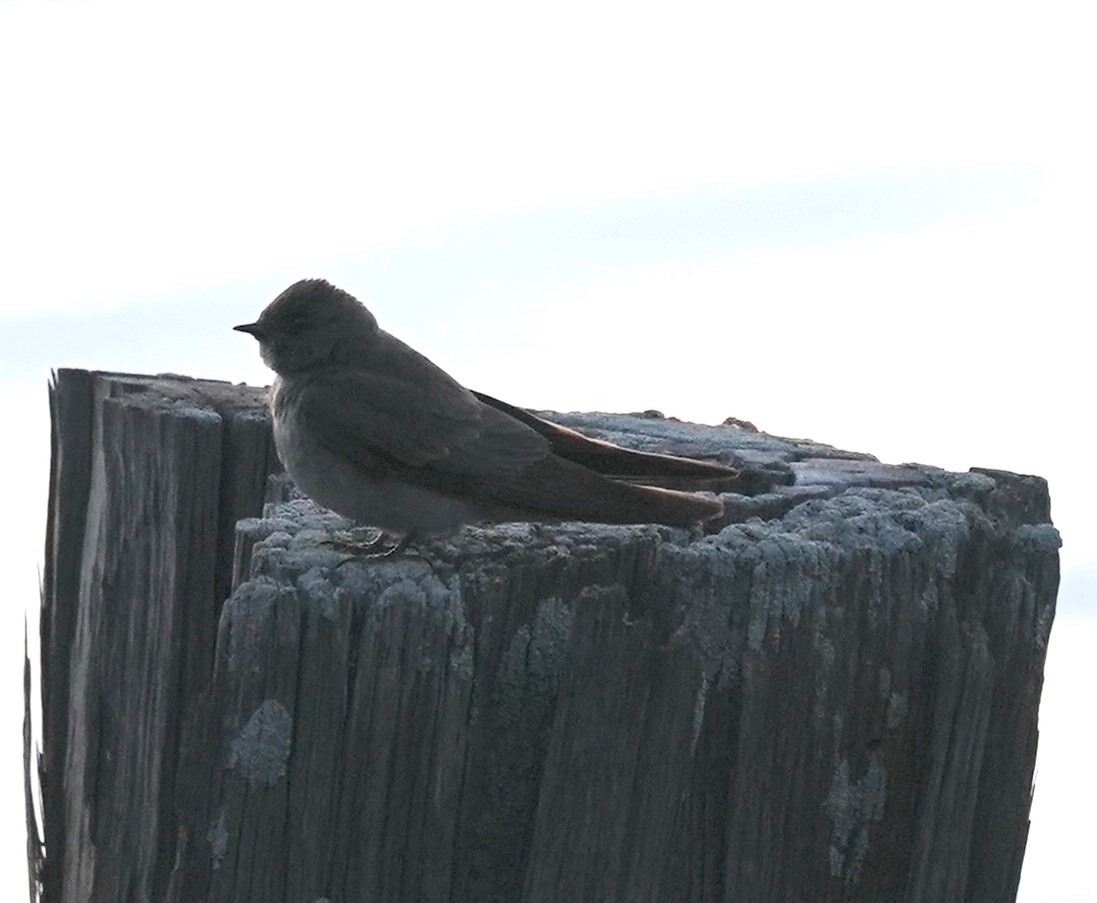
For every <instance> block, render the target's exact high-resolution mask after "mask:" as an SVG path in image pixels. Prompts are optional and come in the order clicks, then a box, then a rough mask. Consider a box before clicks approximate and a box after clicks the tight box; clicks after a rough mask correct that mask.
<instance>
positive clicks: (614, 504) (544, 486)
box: [482, 455, 724, 527]
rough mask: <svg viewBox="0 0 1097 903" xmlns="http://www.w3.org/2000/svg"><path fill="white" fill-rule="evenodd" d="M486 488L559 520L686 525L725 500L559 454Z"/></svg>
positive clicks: (504, 502) (711, 514) (717, 510)
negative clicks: (633, 478) (643, 481)
mask: <svg viewBox="0 0 1097 903" xmlns="http://www.w3.org/2000/svg"><path fill="white" fill-rule="evenodd" d="M484 489H486V490H487V492H488V494H490V495H492V496H494V499H495V501H496V502H498V503H499V504H500V505H501V506H506V507H512V506H513V508H515V509H518V510H521V511H523V512H526V514H527V517H524V518H522V519H528V515H529V514H532V513H538V514H541V515H543V516H544V517H545V518H551V519H556V520H582V521H588V522H591V523H599V524H666V525H667V526H672V527H688V526H692V525H693V524H699V523H704V522H705V521H710V520H713V519H715V518H718V517H720V516H721V515H722V514H723V513H724V506H723V503H722V502H721V501H720V500H719V499H717V498H713V497H712V496H703V495H697V494H694V493H691V492H680V491H678V490H674V489H661V488H656V487H654V486H640V485H637V484H635V483H621V482H618V481H616V480H612V479H610V478H609V477H605V476H602V475H601V474H599V473H595V472H594V471H592V470H590V469H588V468H586V467H583V466H582V465H581V464H576V463H574V462H572V461H566V460H564V459H562V458H559V457H557V456H555V455H549V456H547V457H545V458H543V459H542V460H540V461H538V462H536V463H535V464H533V465H531V466H529V467H527V468H525V469H524V470H523V471H522V472H521V474H519V475H518V476H517V477H516V478H513V479H510V480H507V481H506V482H505V483H503V484H495V485H494V486H492V487H491V488H490V489H489V488H488V487H484ZM482 491H483V490H482Z"/></svg>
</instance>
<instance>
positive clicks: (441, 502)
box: [235, 279, 738, 551]
mask: <svg viewBox="0 0 1097 903" xmlns="http://www.w3.org/2000/svg"><path fill="white" fill-rule="evenodd" d="M235 328H236V329H237V330H239V331H240V332H246V333H249V334H251V335H252V336H254V337H255V338H256V339H258V340H259V350H260V354H261V355H262V357H263V360H264V361H265V362H266V364H267V365H268V366H269V367H270V368H271V369H272V370H274V372H275V373H276V374H277V379H275V381H274V387H273V391H272V394H271V402H270V404H271V411H272V414H273V419H274V442H275V446H276V448H277V450H278V456H279V458H280V459H281V461H282V464H283V465H284V466H285V468H286V471H287V472H288V473H289V475H290V477H291V478H292V479H293V481H294V482H295V483H296V484H297V486H298V487H299V488H300V489H301V491H302V492H304V493H305V494H306V495H308V496H309V497H310V498H312V499H313V500H314V501H316V502H319V503H320V504H321V505H323V506H325V507H327V508H330V509H331V510H333V511H336V512H338V513H339V514H343V515H346V516H347V517H350V518H352V519H353V520H355V521H357V522H359V523H362V524H369V525H371V526H375V527H379V528H381V529H382V530H384V531H386V532H388V533H390V534H395V535H397V536H402V537H403V539H402V541H401V542H400V544H399V546H398V548H403V547H404V546H405V545H406V544H407V542H408V541H410V540H411V539H412V538H413V537H416V536H420V535H423V534H428V533H438V532H444V531H449V530H452V529H454V528H456V527H458V526H460V525H461V524H465V523H473V522H501V521H561V520H582V521H593V522H596V523H610V524H627V523H657V524H669V525H677V526H688V525H692V524H697V523H701V522H703V521H708V520H711V519H713V518H717V517H719V516H720V515H721V514H722V512H723V506H722V504H721V503H720V501H719V500H718V499H716V498H714V497H705V496H700V495H694V494H691V493H688V492H680V491H674V490H670V489H664V488H655V487H652V486H644V485H637V484H636V483H633V482H629V481H630V480H645V479H648V478H650V481H653V482H658V481H659V480H660V479H665V478H676V479H685V480H690V479H692V480H710V481H712V480H716V481H728V480H730V481H734V480H736V479H737V478H738V471H736V470H734V469H733V468H729V467H725V466H724V465H722V464H717V463H713V462H705V461H695V460H691V459H687V458H678V457H673V456H670V455H656V454H648V453H642V452H635V451H630V450H628V449H623V448H620V447H619V446H616V445H612V444H610V443H608V442H601V441H598V440H594V439H589V438H587V437H585V436H583V435H582V434H580V433H578V432H575V431H574V430H570V429H567V428H566V427H562V426H559V425H557V424H553V423H550V422H548V421H546V420H543V419H541V418H539V417H537V416H536V415H534V414H532V413H530V412H529V411H526V410H523V409H521V408H515V407H513V406H511V405H507V404H505V403H503V402H500V401H498V400H496V399H494V398H491V397H490V396H487V395H482V394H478V393H475V392H472V391H470V390H468V389H466V388H464V387H463V386H461V385H460V384H459V383H458V382H457V381H456V380H454V379H453V378H452V377H450V376H449V375H448V374H447V373H445V372H444V371H443V370H441V369H440V368H439V367H437V366H435V365H434V364H433V363H431V362H430V361H429V360H427V358H425V357H424V356H423V355H421V354H419V353H418V352H417V351H414V350H413V349H411V348H409V347H408V346H407V345H405V344H404V343H403V342H401V341H400V340H399V339H396V338H394V337H393V336H391V335H389V334H388V333H387V332H385V331H383V330H382V329H380V328H379V327H378V326H377V321H376V319H374V317H373V315H372V314H371V313H370V312H369V311H368V310H367V309H366V307H365V306H364V305H363V304H361V303H360V302H359V301H358V300H357V299H355V298H354V297H352V296H351V295H349V294H347V293H346V292H344V291H342V290H341V289H338V288H336V287H335V286H333V285H331V284H330V283H328V282H325V281H324V280H322V279H305V280H302V281H300V282H296V283H294V284H293V285H291V286H290V287H289V288H287V289H286V290H285V291H284V292H282V294H280V295H279V296H278V297H277V298H275V299H274V300H273V301H272V302H271V303H270V305H269V306H268V307H267V308H266V309H265V310H264V311H263V312H262V314H260V316H259V319H258V320H256V321H255V322H254V323H248V324H245V325H242V326H237V327H235ZM607 474H608V475H607ZM614 477H616V478H614ZM390 551H392V550H391V549H390Z"/></svg>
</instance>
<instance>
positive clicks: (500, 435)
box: [298, 370, 550, 478]
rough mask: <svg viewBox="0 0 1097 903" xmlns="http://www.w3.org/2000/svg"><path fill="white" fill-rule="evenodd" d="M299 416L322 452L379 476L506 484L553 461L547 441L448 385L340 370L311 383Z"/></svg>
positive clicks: (303, 394)
mask: <svg viewBox="0 0 1097 903" xmlns="http://www.w3.org/2000/svg"><path fill="white" fill-rule="evenodd" d="M298 404H299V409H298V411H299V416H301V417H302V418H303V420H304V422H305V425H306V426H307V428H308V430H309V431H310V433H311V434H312V435H313V436H314V437H315V438H316V439H317V440H318V441H319V442H320V443H321V444H322V445H324V446H325V447H326V448H328V449H329V450H330V451H332V452H334V453H335V454H337V455H339V456H341V457H342V458H344V459H347V460H350V461H352V462H354V463H355V464H357V465H358V466H359V467H360V468H362V470H363V471H364V472H365V473H367V474H370V475H377V476H380V475H381V474H382V473H384V472H386V471H387V472H390V473H391V472H394V471H400V470H404V469H406V468H409V467H410V468H419V469H427V470H430V471H435V472H438V473H446V474H454V475H465V476H473V477H493V478H506V477H509V476H512V475H514V474H516V473H518V472H520V471H521V470H523V469H524V468H525V467H527V466H529V465H530V464H531V463H533V462H535V461H538V460H540V459H542V458H544V457H545V456H546V455H548V454H549V453H550V446H549V442H548V440H547V439H545V438H544V437H543V436H541V435H539V434H538V433H537V432H536V431H535V430H533V429H531V428H530V427H528V426H526V425H525V424H524V423H521V422H520V421H518V420H515V419H514V418H513V417H510V416H509V415H507V414H506V413H504V412H503V411H499V410H496V409H495V408H492V407H490V406H488V405H485V404H482V403H481V402H480V401H478V400H477V399H476V398H475V397H474V396H473V395H472V393H471V392H469V391H467V390H466V389H464V388H462V387H461V386H460V384H458V383H456V382H454V381H453V380H451V379H449V378H448V377H446V378H444V379H432V380H428V381H422V380H415V381H413V380H410V379H401V378H399V377H395V376H392V375H390V374H384V373H376V372H372V371H366V370H343V371H341V372H340V373H339V374H338V375H337V376H334V375H333V376H331V377H318V378H315V379H313V380H311V381H310V382H309V384H308V385H307V386H306V387H305V388H304V389H303V390H302V392H301V394H300V397H299V399H298Z"/></svg>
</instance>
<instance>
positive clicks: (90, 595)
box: [28, 371, 1058, 903]
mask: <svg viewBox="0 0 1097 903" xmlns="http://www.w3.org/2000/svg"><path fill="white" fill-rule="evenodd" d="M261 394H262V393H261V391H260V390H256V389H251V388H248V387H242V386H240V387H235V386H229V385H227V384H223V383H212V382H204V381H191V380H183V379H179V378H151V377H128V376H120V375H116V374H100V373H95V374H93V373H86V372H82V371H61V372H60V373H59V375H58V378H57V382H56V385H55V386H54V389H53V392H52V403H53V414H54V462H53V471H52V479H51V500H50V519H49V533H48V537H47V566H46V579H45V584H44V600H43V612H42V635H41V654H42V662H43V667H42V675H43V680H42V682H43V686H42V694H43V717H44V725H43V736H44V740H43V750H42V756H41V760H40V781H41V788H42V796H43V818H44V822H45V824H44V831H45V836H44V840H45V858H44V862H42V863H41V864H40V869H41V872H40V875H41V897H40V899H41V900H42V901H45V903H85V901H94V903H117V901H123V900H124V901H127V903H145V901H148V903H162V901H168V903H230V901H233V903H236V901H249V903H268V901H278V903H352V901H353V903H357V901H365V900H369V901H381V903H389V901H393V903H397V901H408V903H413V901H414V903H418V901H449V903H466V901H467V903H492V901H499V903H503V901H505V903H514V901H524V903H535V901H536V903H542V901H544V903H548V901H565V900H566V901H592V903H593V901H598V903H605V901H622V903H626V901H628V903H633V901H645V903H646V901H668V903H679V901H696V903H701V901H704V903H709V901H714V903H715V901H721V903H723V901H737V900H749V901H774V903H786V901H791V900H804V901H809V900H810V901H873V903H878V901H884V900H886V901H910V903H914V901H932V903H950V901H957V903H959V901H965V903H976V901H979V903H983V901H985V903H1001V901H1008V900H1011V899H1013V898H1014V896H1015V894H1016V888H1017V881H1018V876H1019V873H1020V867H1021V860H1022V856H1023V853H1024V846H1025V839H1026V835H1027V828H1028V809H1029V801H1030V791H1031V781H1032V774H1033V764H1034V758H1035V751H1036V716H1037V708H1038V704H1039V696H1040V687H1041V681H1042V672H1043V662H1044V656H1045V652H1046V648H1047V638H1048V633H1049V630H1050V626H1051V620H1052V616H1053V612H1054V602H1055V593H1056V589H1057V583H1058V553H1057V549H1058V535H1057V533H1056V532H1055V530H1054V528H1053V527H1052V526H1051V525H1050V517H1049V502H1048V496H1047V487H1046V484H1045V483H1044V481H1043V480H1041V479H1039V478H1037V477H1025V476H1018V475H1015V474H1008V473H1002V472H997V471H972V472H970V473H966V474H953V473H946V472H944V471H941V470H937V469H935V468H930V467H922V466H904V467H889V466H886V465H881V464H879V463H877V462H875V461H874V460H872V459H871V458H869V457H868V456H865V455H858V454H853V453H846V452H840V451H838V450H835V449H832V448H828V447H826V446H820V445H817V444H814V443H810V442H803V441H793V440H787V439H780V438H777V437H772V436H767V435H765V434H760V433H757V432H754V431H753V430H750V429H747V428H744V427H742V426H740V425H737V424H729V425H726V426H722V427H701V426H694V425H689V424H682V423H678V422H677V421H671V420H666V419H662V418H658V417H629V416H623V415H621V416H610V415H569V416H567V417H559V418H558V419H560V420H561V422H566V423H567V424H568V425H570V426H574V427H576V428H579V429H584V430H588V431H594V432H595V433H596V434H597V435H602V436H606V437H608V438H610V439H612V440H614V441H620V442H623V443H626V444H633V445H634V446H637V447H644V448H654V449H656V450H669V451H687V452H688V451H692V452H694V453H697V454H704V455H723V456H724V458H725V460H738V461H747V462H749V463H751V464H754V465H767V466H770V467H788V468H790V469H791V470H792V472H793V473H794V474H795V477H796V480H795V483H794V484H793V485H791V486H787V487H781V488H778V489H776V490H774V491H772V492H769V493H766V494H765V495H762V496H758V497H755V498H745V497H732V496H729V497H728V498H727V500H726V501H727V503H728V504H727V508H728V518H727V522H726V524H725V525H723V529H722V530H720V532H718V533H716V534H715V535H710V536H708V537H705V538H703V539H702V538H699V537H697V536H692V537H691V536H690V535H689V534H688V533H687V532H686V531H682V530H674V529H670V528H663V527H655V526H637V527H606V526H597V525H591V524H561V525H556V526H542V525H528V524H512V525H503V526H498V527H492V528H466V530H464V531H462V532H461V533H459V534H457V535H455V536H451V537H442V538H439V539H438V540H436V541H433V542H429V543H427V544H426V545H425V546H423V547H422V549H421V555H419V556H412V557H408V558H406V559H402V560H391V561H374V562H369V561H363V560H354V561H347V556H346V555H345V554H342V553H340V552H339V551H337V550H336V549H335V548H333V547H331V546H329V545H325V544H324V542H323V540H324V539H325V538H326V537H327V536H328V535H330V532H331V531H332V530H334V529H336V528H337V527H338V526H340V524H341V523H342V522H341V521H340V520H339V519H338V518H336V517H334V516H333V515H330V514H328V513H326V512H323V511H320V510H318V509H316V508H315V506H313V505H311V503H309V502H307V501H304V500H293V499H291V500H289V501H286V502H283V503H281V504H271V505H269V506H268V510H267V511H266V514H265V516H264V517H260V516H259V515H260V514H261V508H262V503H263V500H264V497H267V494H268V492H269V490H268V488H267V483H268V476H269V475H270V474H272V473H273V472H274V471H275V470H276V469H277V462H276V460H275V457H274V455H273V452H272V448H271V443H270V438H269V428H268V424H267V421H266V418H265V414H264V412H263V409H262V402H261ZM226 597H227V598H228V601H227V602H226V601H225V600H226ZM28 763H29V759H28ZM28 767H29V766H28Z"/></svg>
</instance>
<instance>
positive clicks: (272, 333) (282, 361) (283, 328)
mask: <svg viewBox="0 0 1097 903" xmlns="http://www.w3.org/2000/svg"><path fill="white" fill-rule="evenodd" d="M233 328H234V329H236V330H237V331H238V332H246V333H248V334H249V335H252V336H255V338H256V339H258V341H259V353H260V354H261V355H262V356H263V361H264V362H265V363H266V365H267V366H268V367H270V368H271V369H272V370H273V371H274V372H275V373H278V374H280V375H287V374H290V373H300V372H302V371H305V370H309V369H311V368H313V367H316V366H319V365H322V364H325V363H330V362H337V361H339V360H341V359H342V358H343V357H344V356H345V355H346V353H347V352H348V351H353V349H355V348H360V347H361V344H362V343H363V342H366V341H368V340H369V338H370V337H371V336H373V335H375V334H376V333H377V321H376V320H375V319H374V317H373V314H371V313H370V312H369V311H368V310H366V308H365V305H363V304H362V303H361V302H360V301H359V300H358V299H357V298H355V297H354V296H353V295H350V294H347V292H344V291H343V290H342V289H339V288H336V287H335V286H334V285H332V284H331V283H330V282H326V281H324V280H323V279H302V280H301V281H300V282H295V283H294V284H293V285H291V286H290V287H289V288H287V289H286V290H285V291H284V292H282V294H280V295H279V296H278V297H277V298H275V299H274V300H273V301H271V302H270V304H268V305H267V307H266V309H265V310H264V311H263V312H262V313H261V314H260V315H259V319H258V320H256V321H255V322H254V323H245V324H243V325H241V326H235V327H233Z"/></svg>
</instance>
